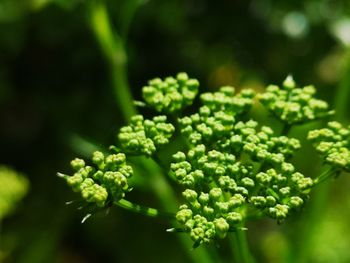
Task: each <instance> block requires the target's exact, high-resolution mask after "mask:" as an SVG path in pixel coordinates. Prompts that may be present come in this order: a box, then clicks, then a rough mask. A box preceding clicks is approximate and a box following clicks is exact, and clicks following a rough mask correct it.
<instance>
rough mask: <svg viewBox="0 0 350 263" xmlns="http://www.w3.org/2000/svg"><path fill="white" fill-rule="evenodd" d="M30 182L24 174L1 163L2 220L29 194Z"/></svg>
mask: <svg viewBox="0 0 350 263" xmlns="http://www.w3.org/2000/svg"><path fill="white" fill-rule="evenodd" d="M28 188H29V182H28V180H27V178H26V177H24V176H23V175H22V174H20V173H18V172H16V171H14V170H13V169H11V168H9V167H6V166H3V165H0V221H1V220H2V219H3V218H4V217H6V216H8V215H9V214H11V213H12V212H13V210H14V209H15V208H16V206H17V205H18V203H19V201H20V200H21V199H22V198H23V197H24V196H25V195H26V194H27V192H28Z"/></svg>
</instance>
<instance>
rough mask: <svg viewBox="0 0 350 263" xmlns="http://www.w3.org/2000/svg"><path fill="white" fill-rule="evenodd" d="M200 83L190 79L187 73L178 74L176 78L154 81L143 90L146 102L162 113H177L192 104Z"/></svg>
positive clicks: (156, 79)
mask: <svg viewBox="0 0 350 263" xmlns="http://www.w3.org/2000/svg"><path fill="white" fill-rule="evenodd" d="M198 87H199V82H198V80H196V79H190V78H189V77H188V75H187V74H186V73H178V74H177V76H176V78H174V77H167V78H165V79H164V80H162V79H160V78H155V79H152V80H150V81H149V82H148V86H145V87H143V88H142V96H143V99H144V100H145V102H146V103H147V104H148V105H149V106H151V107H152V108H154V109H155V110H156V111H158V112H161V113H176V112H179V111H181V110H182V109H183V108H184V107H186V106H189V105H191V104H192V102H193V100H194V98H195V97H196V95H197V93H198Z"/></svg>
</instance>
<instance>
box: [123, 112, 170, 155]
mask: <svg viewBox="0 0 350 263" xmlns="http://www.w3.org/2000/svg"><path fill="white" fill-rule="evenodd" d="M166 121H167V117H166V116H164V115H163V116H156V117H154V118H153V119H152V120H147V119H146V120H145V119H144V118H143V116H142V115H135V116H133V117H132V118H131V120H130V124H129V125H128V126H125V127H122V128H121V129H120V131H119V134H118V139H119V142H120V145H121V148H122V149H123V151H124V152H126V153H130V154H135V155H147V156H151V155H152V154H153V153H154V152H155V151H156V150H157V149H158V148H160V147H162V146H164V145H165V144H168V143H169V139H170V137H171V136H172V135H173V133H174V131H175V128H174V126H173V125H172V124H171V123H167V122H166Z"/></svg>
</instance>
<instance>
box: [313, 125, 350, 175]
mask: <svg viewBox="0 0 350 263" xmlns="http://www.w3.org/2000/svg"><path fill="white" fill-rule="evenodd" d="M308 139H309V140H310V141H311V142H312V143H313V145H314V146H315V148H316V150H317V152H318V153H319V154H320V155H321V156H322V157H323V159H324V161H325V162H326V163H327V164H329V165H331V166H332V167H335V168H336V169H338V170H345V171H347V172H349V171H350V126H349V127H348V128H345V127H343V126H342V125H341V124H340V123H339V122H335V121H333V122H329V123H328V125H327V128H323V129H318V130H312V131H310V132H309V134H308Z"/></svg>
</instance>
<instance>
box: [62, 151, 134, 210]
mask: <svg viewBox="0 0 350 263" xmlns="http://www.w3.org/2000/svg"><path fill="white" fill-rule="evenodd" d="M92 163H93V166H89V165H86V164H85V161H84V160H82V159H78V158H76V159H74V160H73V161H72V162H71V166H72V168H73V170H74V171H75V173H74V174H73V175H72V176H68V175H63V174H60V175H61V176H62V177H63V178H64V179H65V180H66V181H67V183H68V185H69V186H70V187H71V188H72V189H73V191H74V192H78V193H80V194H81V197H82V198H83V199H84V200H85V201H87V202H89V203H92V204H96V205H97V206H98V207H104V206H105V205H106V203H107V202H117V201H119V200H120V199H122V198H123V197H124V196H125V193H127V192H129V191H130V190H131V189H130V188H129V185H128V179H129V178H130V177H131V176H132V174H133V170H132V167H131V166H129V165H127V164H126V159H125V154H123V153H118V154H110V155H107V156H105V155H104V154H103V153H102V152H99V151H96V152H94V153H93V155H92Z"/></svg>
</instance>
